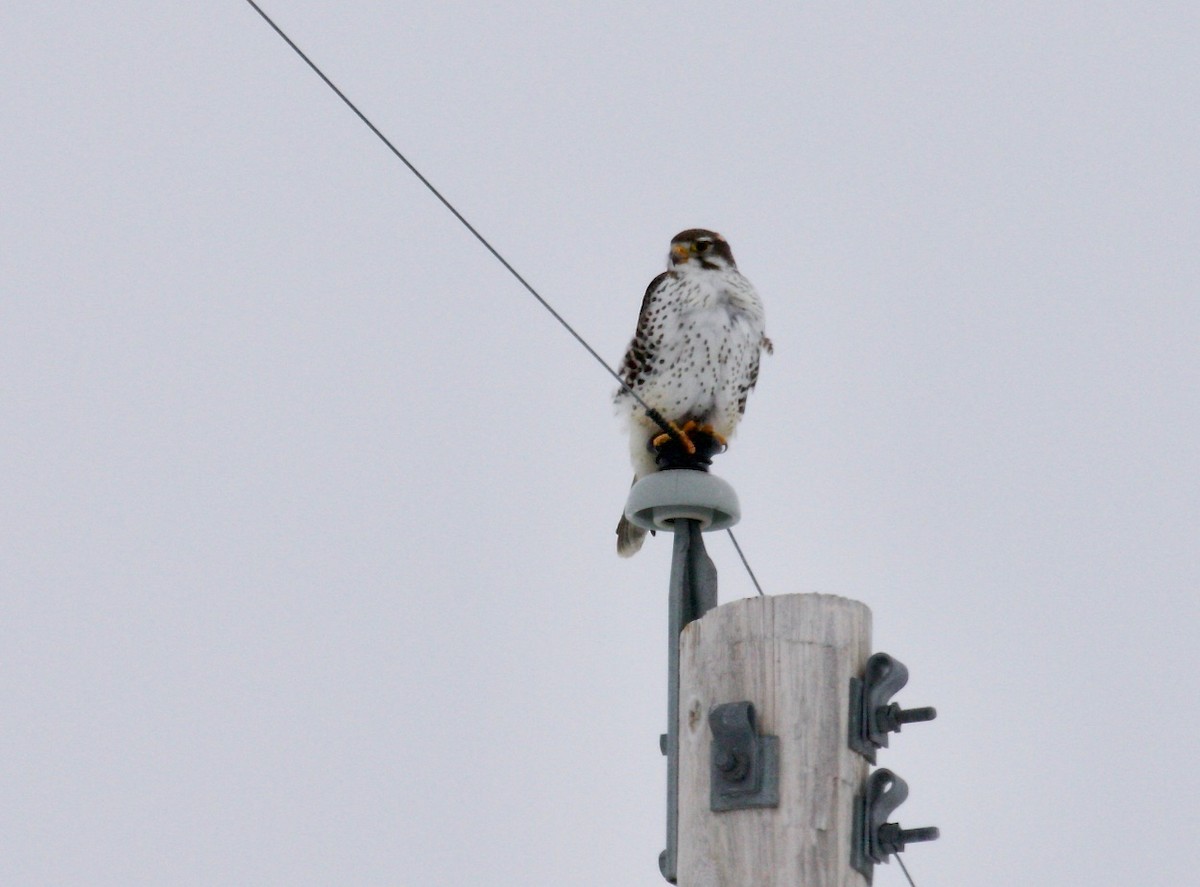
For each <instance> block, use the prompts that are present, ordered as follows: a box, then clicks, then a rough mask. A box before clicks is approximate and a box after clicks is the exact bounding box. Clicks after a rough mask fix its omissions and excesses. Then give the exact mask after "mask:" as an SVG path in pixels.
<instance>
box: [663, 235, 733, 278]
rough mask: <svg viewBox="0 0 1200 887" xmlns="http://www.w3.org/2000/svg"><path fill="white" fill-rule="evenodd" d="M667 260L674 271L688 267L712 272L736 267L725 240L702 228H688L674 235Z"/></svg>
mask: <svg viewBox="0 0 1200 887" xmlns="http://www.w3.org/2000/svg"><path fill="white" fill-rule="evenodd" d="M667 260H668V263H669V266H670V267H671V269H672V270H676V271H678V270H682V269H683V268H685V267H688V266H689V265H690V266H691V267H693V268H707V269H709V270H714V271H715V270H720V269H723V268H736V267H737V263H736V262H734V261H733V253H732V252H731V251H730V249H729V244H728V243H726V242H725V238H724V237H722V236H721V235H720V234H717V233H716V232H715V231H706V230H704V229H703V228H689V229H688V230H686V231H680V232H679V233H678V234H676V235H675V236H674V237H673V238H672V239H671V254H670V255H669V256H668V257H667Z"/></svg>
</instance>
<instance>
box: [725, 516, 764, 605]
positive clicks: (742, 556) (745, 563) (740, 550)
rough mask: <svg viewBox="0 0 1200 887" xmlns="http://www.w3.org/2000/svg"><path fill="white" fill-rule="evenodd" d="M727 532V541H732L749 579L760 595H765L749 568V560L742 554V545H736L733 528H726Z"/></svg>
mask: <svg viewBox="0 0 1200 887" xmlns="http://www.w3.org/2000/svg"><path fill="white" fill-rule="evenodd" d="M725 532H726V533H728V534H729V541H730V542H732V543H733V547H734V548H736V549H737V553H738V557H740V558H741V559H742V565H743V566H744V567H745V568H746V572H747V573H749V574H750V581H751V582H753V583H754V587H755V588H757V589H758V593H759V595H760V596H761V597H766V595H765V594H763V590H762V586H761V585H759V584H758V579H757V578H756V577H755V575H754V571H753V570H751V569H750V561H748V560H746V555H744V554H742V546H740V545H738V541H737V537H736V536H734V535H733V530H726V531H725Z"/></svg>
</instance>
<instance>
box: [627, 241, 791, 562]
mask: <svg viewBox="0 0 1200 887" xmlns="http://www.w3.org/2000/svg"><path fill="white" fill-rule="evenodd" d="M763 330H764V319H763V306H762V302H761V301H760V300H759V298H758V293H757V292H755V290H754V287H753V286H752V285H751V284H750V281H748V280H747V279H746V278H745V277H743V276H742V275H741V273H740V272H739V271H738V269H737V264H736V263H735V262H734V261H733V253H732V252H731V251H730V249H729V244H728V243H726V241H725V238H724V237H722V236H721V235H720V234H717V233H715V232H713V231H706V230H704V229H703V228H691V229H689V230H687V231H682V232H680V233H679V234H676V235H675V237H674V238H673V239H672V240H671V251H670V253H669V254H668V256H667V270H666V271H664V272H663V273H662V274H660V275H658V276H657V277H656V278H654V280H652V281H651V282H650V286H649V287H647V288H646V295H645V296H644V297H643V299H642V311H641V314H640V315H639V316H638V323H637V331H636V332H635V333H634V336H633V341H632V342H630V343H629V350H628V351H627V352H626V354H625V360H624V361H623V363H622V365H621V380H622V381H623V382H624V383H625V386H628V387H625V386H623V387H622V388H621V389H620V390H618V391H617V393H616V395H615V396H614V398H613V402H614V404H615V405H616V410H617V414H618V415H619V416H620V417H621V418H622V419H624V420H625V422H626V423H627V425H628V429H629V453H630V457H631V459H632V461H633V471H634V475H633V482H634V483H637V482H638V481H639V480H641V479H642V478H643V477H645V476H646V475H648V474H651V473H653V472H655V471H658V470H660V469H661V468H662V467H664V461H668V464H669V460H664V459H663V456H664V455H666V454H667V452H668V450H669V449H671V448H674V449H675V450H676V451H677V453H682V454H683V455H684V457H685V459H684V461H686V457H687V456H688V455H691V456H693V457H695V456H696V455H697V452H698V448H699V460H700V461H703V454H704V450H705V449H708V450H710V451H711V449H712V448H713V447H714V445H715V446H716V447H723V446H724V445H725V442H726V441H727V439H728V438H730V437H732V436H733V432H734V430H735V429H736V428H737V425H738V422H739V421H740V420H741V418H742V414H743V413H744V412H745V411H746V397H747V395H748V394H749V393H750V391H751V389H753V388H754V384H755V382H757V381H758V361H759V356H760V355H761V353H762V351H763V350H764V349H765V350H766V351H767V353H770V352H771V351H772V350H773V349H772V346H771V340H770V339H768V338H767V337H766V335H765V334H764V331H763ZM630 391H632V392H634V393H636V394H637V396H638V397H640V398H641V399H642V400H643V401H644V402H645V404H646V406H649V407H651V408H653V409H655V410H657V411H658V413H659V414H660V415H661V416H662V417H663V419H665V420H666V422H667V423H668V425H669V427H670V429H671V430H670V432H669V433H667V432H665V431H664V429H663V428H662V427H661V426H660V425H659V424H658V423H657V422H656V421H655V420H654V419H652V418H651V417H649V416H648V415H647V414H646V409H645V407H643V406H642V404H640V403H638V401H637V399H636V398H635V397H634V396H633V395H632V394H630ZM676 461H678V460H676ZM645 538H646V531H645V530H643V529H642V528H640V527H636V526H634V525H633V524H631V523H630V522H629V521H628V520H627V519H626V518H625V517H624V516H622V517H621V522H620V523H619V524H617V554H619V555H621V556H622V557H631V556H632V555H634V554H636V553H637V551H638V549H640V548H641V547H642V542H643V541H645Z"/></svg>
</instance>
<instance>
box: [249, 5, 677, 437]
mask: <svg viewBox="0 0 1200 887" xmlns="http://www.w3.org/2000/svg"><path fill="white" fill-rule="evenodd" d="M246 2H247V3H249V4H250V5H251V6H252V7H254V11H255V12H257V13H258V14H259V15H260V16H262V18H263V21H265V22H266V23H267V24H268V25H270V26H271V28H272V30H274V31H275V33H276V34H278V35H279V36H280V37H282V38H283V41H284V42H285V43H286V44H287V45H288V46H290V47H291V48H292V49H293V50H294V51H295V53H296V55H298V56H300V58H302V59H303V60H304V63H305V64H306V65H308V66H309V67H310V68H312V69H313V72H314V73H315V74H316V75H317V76H318V77H320V78H321V79H322V80H324V81H325V85H326V86H328V87H329V88H330V89H332V90H333V92H334V94H335V95H337V97H338V98H339V99H341V100H342V101H343V102H345V103H346V107H347V108H349V109H350V110H351V111H353V112H354V113H355V114H356V115H357V116H358V119H359V120H361V121H362V122H363V123H365V124H366V125H367V128H368V129H370V130H371V132H373V133H375V135H376V136H378V137H379V140H380V141H381V142H383V143H384V144H385V145H386V146H387V147H388V150H389V151H391V152H392V153H393V154H395V155H396V157H397V158H398V159H399V160H400V162H401V163H403V164H404V165H405V166H407V167H408V170H409V172H411V173H412V174H413V175H414V176H416V177H417V178H418V179H419V180H420V182H421V184H422V185H424V186H425V187H426V188H428V189H429V192H430V193H431V194H432V195H433V196H434V197H436V198H437V199H438V200H440V201H441V202H442V205H443V206H444V207H446V209H448V210H450V212H451V213H453V214H454V218H456V219H458V220H459V221H460V222H462V224H463V227H464V228H466V229H467V230H468V231H470V232H471V233H472V234H473V235H475V239H476V240H478V241H479V242H480V243H482V244H483V246H484V248H485V249H486V250H487V251H488V252H489V253H491V254H492V255H493V256H495V258H496V261H498V262H499V263H500V264H501V265H503V266H504V267H505V269H507V271H508V273H509V274H511V275H512V276H513V277H515V278H516V279H517V282H518V283H520V284H521V286H523V287H525V289H527V290H528V291H529V294H530V295H531V296H533V297H534V298H535V299H537V300H538V302H540V303H541V306H542V307H543V308H545V309H546V310H547V311H549V312H550V315H551V316H552V317H553V318H554V319H555V320H557V321H558V322H559V323H560V324H562V326H563V329H565V330H566V331H567V332H568V333H570V334H571V335H572V336H574V337H575V341H576V342H578V343H579V344H580V345H582V346H583V347H584V349H586V351H587V353H588V354H590V355H591V356H592V357H594V358H595V359H596V362H597V363H599V364H600V366H602V367H604V369H605V371H606V372H607V373H608V374H609V375H610V376H612V377H613V378H614V379H616V380H617V384H619V385H620V386H621V387H622V388H623V389H625V390H626V391H628V392H629V394H630V395H631V396H632V397H633V399H634V400H636V401H637V402H638V404H639V405H640V406H641V407H642V409H644V410H645V411H646V415H647V416H649V417H650V419H651V420H652V421H653V422H654V423H655V424H656V425H658V427H659V428H661V429H662V430H663V431H664V432H666V433H667V434H669V435H671V436H672V437H674V438H676V439H678V436H679V431H678V429H676V428H674V427H672V425H671V423H669V422H668V421H667V420H666V419H664V418H663V416H662V414H661V413H660V412H659V411H658V410H656V409H654V407H652V406H650V405H649V404H648V403H646V401H644V400H642V398H641V396H640V395H639V394H638V393H637V392H636V391H634V390H633V389H632V388H630V387H629V385H628V384H627V383H626V382H625V380H624V379H622V378H621V377H620V375H619V374H618V373H617V372H616V371H615V370H614V369H613V368H612V367H610V366H609V365H608V362H607V361H605V359H604V358H603V357H601V356H600V355H599V354H598V353H597V352H596V349H595V348H593V347H592V346H591V345H589V344H588V343H587V340H586V339H584V338H583V336H581V335H579V333H577V332H576V331H575V328H574V327H573V326H571V324H569V323H567V321H566V319H565V318H564V317H563V316H562V315H561V314H559V313H558V312H557V311H555V310H554V307H553V306H552V305H551V304H550V303H549V302H547V301H546V300H545V299H544V298H542V295H541V293H539V292H538V291H537V290H536V289H534V288H533V286H532V285H531V284H530V283H529V281H528V280H526V279H525V278H524V277H522V276H521V275H520V274H519V273H518V272H517V269H516V268H514V267H513V266H512V265H511V264H509V262H508V260H507V259H506V258H504V256H502V255H500V252H499V250H497V249H496V248H495V247H494V246H492V245H491V243H489V242H488V239H487V238H486V237H484V236H483V235H482V234H480V233H479V231H478V230H476V228H475V226H474V225H472V224H471V223H470V222H468V221H467V219H466V217H465V216H464V215H463V214H462V213H460V212H459V211H458V210H457V209H456V208H455V206H454V204H452V203H451V202H450V201H449V200H447V199H446V197H445V196H444V195H443V194H442V192H441V191H439V190H438V189H437V188H435V187H434V186H433V183H432V182H431V181H429V179H427V178H425V176H423V175H422V174H421V171H420V170H419V169H417V168H416V167H415V166H413V164H412V162H411V161H410V160H409V159H408V158H407V157H405V156H404V155H403V154H402V153H400V149H399V148H397V147H396V146H395V145H393V144H392V141H391V139H389V138H388V137H387V136H385V135H384V134H383V133H382V132H381V131H380V130H379V127H377V126H376V125H375V124H374V123H372V122H371V121H370V119H369V118H368V117H367V115H366V114H364V113H363V112H362V111H360V110H359V109H358V106H357V105H355V104H354V102H352V101H350V99H349V98H347V96H346V94H345V93H344V92H342V91H341V90H340V89H338V87H337V84H335V83H334V82H333V81H332V80H330V79H329V78H328V77H326V76H325V72H324V71H322V70H321V69H320V68H319V67H317V64H316V62H314V61H313V60H312V59H310V58H309V57H308V56H307V55H306V54H305V52H304V50H302V49H301V48H300V47H299V46H297V45H296V43H295V41H293V40H292V38H291V37H289V36H288V35H287V34H285V33H284V31H283V29H282V28H280V27H279V25H277V24H275V22H274V20H273V19H272V18H271V17H270V16H269V15H267V14H266V13H265V12H264V11H263V9H262V7H261V6H259V5H258V4H257V3H255V2H254V0H246Z"/></svg>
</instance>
